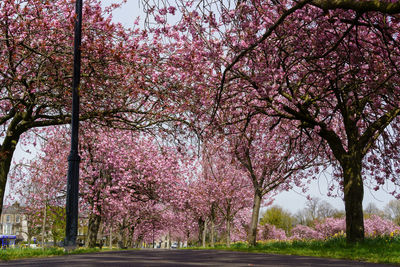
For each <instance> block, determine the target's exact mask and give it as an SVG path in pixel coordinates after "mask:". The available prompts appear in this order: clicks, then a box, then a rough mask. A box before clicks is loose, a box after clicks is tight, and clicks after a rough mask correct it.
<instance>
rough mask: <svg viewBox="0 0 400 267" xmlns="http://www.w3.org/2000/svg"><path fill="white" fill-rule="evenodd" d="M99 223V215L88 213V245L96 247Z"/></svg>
mask: <svg viewBox="0 0 400 267" xmlns="http://www.w3.org/2000/svg"><path fill="white" fill-rule="evenodd" d="M100 223H101V217H100V215H97V214H94V213H91V214H90V215H89V225H88V247H89V248H94V247H96V241H97V234H98V232H99V228H100Z"/></svg>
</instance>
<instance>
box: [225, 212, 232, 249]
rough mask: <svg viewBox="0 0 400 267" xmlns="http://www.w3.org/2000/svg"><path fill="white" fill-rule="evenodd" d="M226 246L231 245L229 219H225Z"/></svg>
mask: <svg viewBox="0 0 400 267" xmlns="http://www.w3.org/2000/svg"><path fill="white" fill-rule="evenodd" d="M226 246H227V247H228V248H229V247H230V246H231V220H230V219H228V220H226Z"/></svg>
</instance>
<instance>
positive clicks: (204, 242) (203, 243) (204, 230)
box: [202, 220, 207, 248]
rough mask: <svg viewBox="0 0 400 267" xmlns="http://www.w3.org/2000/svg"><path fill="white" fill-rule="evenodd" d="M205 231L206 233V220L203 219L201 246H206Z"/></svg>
mask: <svg viewBox="0 0 400 267" xmlns="http://www.w3.org/2000/svg"><path fill="white" fill-rule="evenodd" d="M206 233H207V220H205V221H204V228H203V236H202V241H203V242H202V246H203V248H205V247H206Z"/></svg>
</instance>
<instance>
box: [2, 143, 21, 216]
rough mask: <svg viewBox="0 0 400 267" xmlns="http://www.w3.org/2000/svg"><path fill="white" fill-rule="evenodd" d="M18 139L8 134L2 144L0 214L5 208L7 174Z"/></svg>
mask: <svg viewBox="0 0 400 267" xmlns="http://www.w3.org/2000/svg"><path fill="white" fill-rule="evenodd" d="M18 141H19V136H17V137H10V136H7V137H6V138H5V140H4V142H3V144H2V145H0V214H1V212H2V210H3V198H4V193H5V190H6V184H7V176H8V173H9V171H10V166H11V161H12V158H13V155H14V151H15V148H16V146H17V144H18Z"/></svg>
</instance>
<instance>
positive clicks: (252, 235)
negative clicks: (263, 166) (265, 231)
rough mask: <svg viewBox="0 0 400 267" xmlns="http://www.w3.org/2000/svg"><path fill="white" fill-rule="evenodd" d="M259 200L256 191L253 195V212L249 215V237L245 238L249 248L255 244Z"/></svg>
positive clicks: (259, 195) (259, 196) (259, 197)
mask: <svg viewBox="0 0 400 267" xmlns="http://www.w3.org/2000/svg"><path fill="white" fill-rule="evenodd" d="M261 199H262V197H261V194H259V193H258V192H257V190H256V192H255V193H254V202H253V212H252V215H251V223H250V229H249V236H248V238H247V239H248V242H249V244H250V245H251V246H255V245H256V244H257V226H258V216H259V214H260V207H261Z"/></svg>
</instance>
